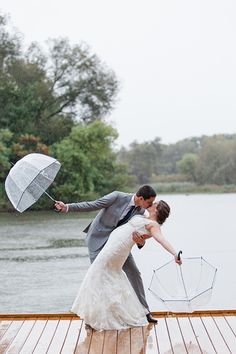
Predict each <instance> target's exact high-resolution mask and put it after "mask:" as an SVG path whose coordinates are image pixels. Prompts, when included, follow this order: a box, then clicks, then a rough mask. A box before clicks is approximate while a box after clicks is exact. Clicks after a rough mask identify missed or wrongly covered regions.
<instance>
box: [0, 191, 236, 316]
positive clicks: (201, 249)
mask: <svg viewBox="0 0 236 354" xmlns="http://www.w3.org/2000/svg"><path fill="white" fill-rule="evenodd" d="M162 199H165V200H166V201H167V202H168V203H169V204H170V205H171V215H170V218H169V219H168V221H167V222H166V224H164V225H163V228H162V231H163V233H164V235H165V236H166V237H167V238H168V239H169V240H170V241H171V243H172V244H173V245H174V246H175V247H176V249H182V250H183V256H184V257H192V256H202V257H204V259H206V260H207V261H209V262H210V263H211V264H213V265H214V266H215V267H217V269H218V275H217V279H216V287H215V289H214V292H213V297H212V300H211V302H210V303H209V304H207V306H206V307H205V308H209V309H221V308H223V309H230V308H231V309H232V308H236V278H235V277H232V269H234V268H235V254H236V238H235V235H236V223H235V221H234V219H235V215H234V214H235V205H236V194H228V195H190V196H185V195H175V196H174V195H171V196H162ZM225 214H227V220H226V219H224V218H223V221H222V216H223V215H225ZM88 216H89V217H90V219H89V218H88ZM93 216H94V214H93V213H89V214H85V213H83V214H82V213H80V214H78V213H69V214H59V213H54V212H53V211H51V212H25V213H23V214H20V213H17V212H15V213H1V214H0V250H1V251H0V313H32V312H35V313H37V312H41V313H42V312H43V313H54V312H56V313H60V312H67V311H69V310H70V307H71V304H72V303H73V300H74V298H75V296H76V294H77V291H78V288H79V285H80V283H81V281H82V279H83V277H84V275H85V273H86V270H87V268H88V267H89V259H88V250H87V248H86V246H85V243H84V236H85V234H84V233H83V229H84V228H85V227H86V226H87V225H88V224H89V223H90V220H91V217H93ZM82 217H83V218H82ZM133 255H134V257H135V260H136V263H137V265H138V267H139V269H140V270H141V273H142V278H143V281H144V285H145V288H146V289H148V286H149V284H150V281H151V277H152V272H153V269H156V268H158V267H160V266H161V265H162V264H164V263H166V262H167V261H169V260H170V259H171V258H170V256H169V254H168V253H167V252H165V251H164V250H163V249H162V248H161V247H160V246H159V245H158V244H157V243H156V242H155V241H154V240H148V241H147V242H146V245H145V247H143V249H142V250H139V249H138V248H136V247H134V249H133ZM226 294H227V296H226ZM146 295H147V300H148V302H149V304H150V307H151V310H153V311H158V310H166V308H164V307H163V305H162V304H161V303H159V302H157V300H156V299H155V298H154V297H153V296H152V294H151V293H150V292H149V291H146Z"/></svg>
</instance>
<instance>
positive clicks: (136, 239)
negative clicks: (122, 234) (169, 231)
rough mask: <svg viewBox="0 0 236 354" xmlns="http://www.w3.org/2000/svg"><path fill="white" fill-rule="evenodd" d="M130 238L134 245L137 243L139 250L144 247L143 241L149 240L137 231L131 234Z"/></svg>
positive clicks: (147, 236) (145, 235)
mask: <svg viewBox="0 0 236 354" xmlns="http://www.w3.org/2000/svg"><path fill="white" fill-rule="evenodd" d="M132 238H133V241H134V242H135V243H137V245H138V247H139V248H142V247H143V246H144V245H145V240H146V239H147V238H150V235H148V234H142V235H141V234H140V233H139V232H138V231H134V232H133V233H132Z"/></svg>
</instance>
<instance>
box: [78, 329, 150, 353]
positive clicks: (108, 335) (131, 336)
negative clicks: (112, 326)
mask: <svg viewBox="0 0 236 354" xmlns="http://www.w3.org/2000/svg"><path fill="white" fill-rule="evenodd" d="M152 328H153V324H149V325H147V326H144V327H134V328H131V329H125V330H120V331H116V330H110V331H95V330H93V329H91V327H89V326H86V333H84V334H83V333H82V337H83V335H84V338H83V340H82V341H81V342H80V343H79V344H78V346H77V348H76V352H79V353H87V351H88V348H89V351H90V352H91V353H93V354H100V353H102V349H103V348H105V350H106V352H107V353H108V352H109V353H116V352H117V353H118V352H119V353H129V352H130V349H132V353H136V354H145V353H147V350H148V352H149V351H151V352H153V353H154V352H156V348H154V345H153V342H155V340H153V339H152V335H153V334H154V333H153V332H152V334H150V333H151V330H152ZM147 345H148V347H147Z"/></svg>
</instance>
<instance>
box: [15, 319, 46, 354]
mask: <svg viewBox="0 0 236 354" xmlns="http://www.w3.org/2000/svg"><path fill="white" fill-rule="evenodd" d="M46 324H47V320H41V319H40V320H36V323H35V325H34V327H33V328H32V331H31V332H30V334H29V336H28V338H27V340H26V341H25V343H24V345H23V347H22V349H21V351H20V354H29V353H33V351H34V348H35V347H36V345H37V343H38V341H39V339H40V337H41V335H42V332H43V330H44V328H45V326H46Z"/></svg>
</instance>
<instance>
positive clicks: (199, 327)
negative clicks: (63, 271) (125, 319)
mask: <svg viewBox="0 0 236 354" xmlns="http://www.w3.org/2000/svg"><path fill="white" fill-rule="evenodd" d="M154 315H155V317H157V318H158V324H157V325H155V326H154V325H148V326H146V327H137V328H132V329H128V330H122V331H101V332H99V331H94V330H91V329H86V328H85V325H84V323H83V321H82V320H80V319H79V318H78V317H75V316H73V315H72V314H54V315H51V314H46V315H43V314H35V315H23V314H22V315H0V354H3V353H8V354H17V353H20V354H30V353H34V354H44V353H48V354H59V353H61V354H70V353H71V354H72V353H73V354H75V353H78V354H186V353H191V354H211V353H217V354H228V353H236V310H231V311H204V312H194V313H193V314H170V313H164V312H161V313H154Z"/></svg>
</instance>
